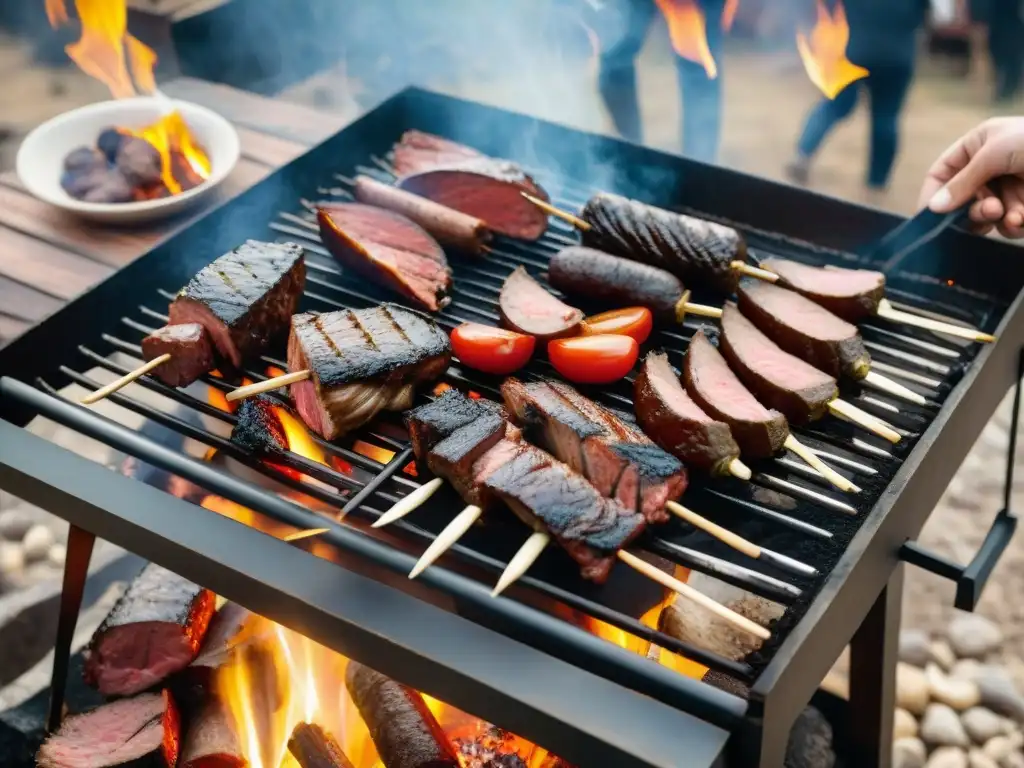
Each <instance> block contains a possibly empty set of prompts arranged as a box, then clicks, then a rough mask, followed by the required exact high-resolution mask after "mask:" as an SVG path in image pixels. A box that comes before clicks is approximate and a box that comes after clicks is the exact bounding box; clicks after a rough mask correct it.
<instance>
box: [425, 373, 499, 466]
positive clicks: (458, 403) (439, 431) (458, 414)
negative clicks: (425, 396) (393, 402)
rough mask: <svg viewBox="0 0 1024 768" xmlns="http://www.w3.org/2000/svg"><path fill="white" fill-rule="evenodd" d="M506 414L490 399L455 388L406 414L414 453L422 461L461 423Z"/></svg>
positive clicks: (463, 424)
mask: <svg viewBox="0 0 1024 768" xmlns="http://www.w3.org/2000/svg"><path fill="white" fill-rule="evenodd" d="M491 413H497V414H499V415H501V416H504V415H505V409H504V408H502V407H501V406H500V405H498V404H497V403H493V402H491V401H490V400H475V399H473V398H470V397H466V396H465V395H464V394H462V393H461V392H459V391H458V390H455V389H446V390H445V391H444V392H442V393H441V395H440V396H439V397H438V398H437V399H435V400H432V401H430V402H429V403H426V404H424V405H421V406H419V407H418V408H414V409H413V410H411V411H409V412H408V413H407V414H406V415H405V425H406V427H408V429H409V437H410V439H411V441H412V449H413V453H414V454H415V455H416V458H417V459H418V460H419V461H424V462H425V461H426V460H427V454H428V453H429V451H430V449H432V448H433V447H434V446H435V445H437V444H438V443H439V442H441V441H442V440H444V439H445V438H446V437H448V436H449V435H450V434H452V433H453V432H454V431H455V430H457V429H459V428H460V427H464V426H466V425H467V424H469V423H471V422H473V421H476V420H477V419H479V418H482V417H484V416H486V415H488V414H491Z"/></svg>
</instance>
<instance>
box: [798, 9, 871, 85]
mask: <svg viewBox="0 0 1024 768" xmlns="http://www.w3.org/2000/svg"><path fill="white" fill-rule="evenodd" d="M816 3H817V8H818V18H817V21H816V22H815V24H814V29H812V30H811V34H810V37H809V38H808V36H807V35H806V34H804V32H803V31H801V30H797V33H796V47H797V50H798V51H799V52H800V58H801V59H802V60H803V62H804V69H806V70H807V76H808V77H809V78H811V82H812V83H814V84H815V85H816V86H818V89H819V90H820V91H821V92H822V93H823V94H825V95H826V96H827V97H828V98H830V99H834V98H835V97H836V96H837V95H839V92H840V91H842V90H843V89H844V88H845V87H846V86H848V85H849V84H850V83H852V82H854V81H856V80H860V79H861V78H862V77H867V75H868V71H867V70H866V69H864V67H859V66H857V65H856V64H854V63H853V62H851V61H850V60H849V59H848V58H846V45H847V43H848V42H849V40H850V25H849V24H847V22H846V9H845V8H843V3H842V0H839V1H838V2H837V3H836V7H835V10H834V12H833V13H831V14H830V13H829V11H828V8H826V7H825V3H824V2H823V0H816Z"/></svg>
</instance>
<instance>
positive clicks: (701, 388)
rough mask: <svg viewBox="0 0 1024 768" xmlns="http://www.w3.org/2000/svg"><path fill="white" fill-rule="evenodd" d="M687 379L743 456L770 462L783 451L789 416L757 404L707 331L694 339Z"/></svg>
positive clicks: (688, 354) (686, 366)
mask: <svg viewBox="0 0 1024 768" xmlns="http://www.w3.org/2000/svg"><path fill="white" fill-rule="evenodd" d="M683 380H684V382H685V383H686V391H687V392H689V393H690V397H692V398H693V400H694V402H696V403H697V405H699V406H700V407H701V408H702V409H703V410H704V411H705V412H706V413H707V414H708V415H709V416H711V417H712V418H715V419H718V420H719V421H724V422H725V423H726V424H728V425H729V429H730V430H731V431H732V436H733V438H734V439H735V440H736V442H737V443H738V444H739V446H740V452H741V453H742V455H744V456H750V457H752V458H757V459H766V458H768V457H770V456H774V455H775V454H776V453H778V452H779V451H781V450H782V444H783V443H784V442H785V441H786V437H788V436H789V425H788V424H786V417H785V416H783V415H782V414H781V413H779V412H778V411H770V410H768V409H767V408H765V407H764V406H763V405H761V404H760V403H759V402H758V401H757V399H756V398H755V397H754V396H753V395H752V394H751V393H750V391H749V390H748V389H747V388H746V387H744V386H743V382H741V381H740V380H739V379H738V378H737V377H736V374H735V373H733V372H732V371H731V370H730V369H729V364H728V363H727V362H726V361H725V358H724V357H722V355H721V353H720V352H719V351H718V350H717V349H715V346H714V344H712V343H711V341H710V339H708V337H707V336H706V335H704V331H703V330H700V331H697V333H695V334H694V336H693V338H692V339H690V346H689V347H688V348H687V350H686V359H685V360H684V364H683Z"/></svg>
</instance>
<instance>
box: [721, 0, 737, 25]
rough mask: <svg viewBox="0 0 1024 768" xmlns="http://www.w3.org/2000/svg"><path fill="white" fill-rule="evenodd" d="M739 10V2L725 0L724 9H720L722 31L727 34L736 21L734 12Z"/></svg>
mask: <svg viewBox="0 0 1024 768" xmlns="http://www.w3.org/2000/svg"><path fill="white" fill-rule="evenodd" d="M739 9H740V0H725V8H723V9H722V29H723V30H725V31H726V32H728V31H729V30H730V29H732V24H733V22H734V21H736V12H737V11H738V10H739Z"/></svg>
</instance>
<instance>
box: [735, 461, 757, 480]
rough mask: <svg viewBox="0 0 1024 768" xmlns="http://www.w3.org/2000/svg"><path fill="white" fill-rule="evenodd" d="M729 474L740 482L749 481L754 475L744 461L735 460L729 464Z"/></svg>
mask: <svg viewBox="0 0 1024 768" xmlns="http://www.w3.org/2000/svg"><path fill="white" fill-rule="evenodd" d="M729 474H730V475H732V476H733V477H738V478H739V479H740V480H749V479H750V478H751V477H752V476H753V474H754V473H753V472H751V471H750V467H748V466H747V465H746V464H744V463H743V462H742V461H740V460H739V459H733V460H732V461H730V462H729Z"/></svg>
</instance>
